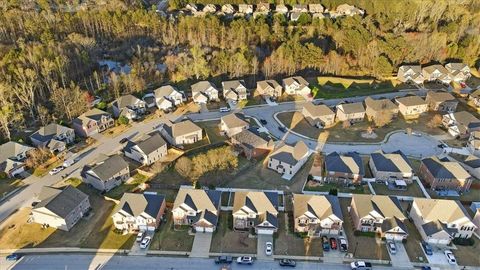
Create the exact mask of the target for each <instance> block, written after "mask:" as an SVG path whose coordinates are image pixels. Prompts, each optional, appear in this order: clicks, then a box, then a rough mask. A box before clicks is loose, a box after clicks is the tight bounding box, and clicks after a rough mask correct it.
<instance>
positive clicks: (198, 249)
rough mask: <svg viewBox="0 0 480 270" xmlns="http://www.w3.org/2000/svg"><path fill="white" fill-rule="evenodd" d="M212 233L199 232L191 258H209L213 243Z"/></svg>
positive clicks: (196, 234)
mask: <svg viewBox="0 0 480 270" xmlns="http://www.w3.org/2000/svg"><path fill="white" fill-rule="evenodd" d="M212 236H213V234H212V233H207V232H204V233H202V232H197V233H195V238H194V239H193V246H192V251H191V252H190V257H193V258H208V255H209V253H210V244H211V243H212Z"/></svg>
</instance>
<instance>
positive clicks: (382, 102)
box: [365, 97, 398, 121]
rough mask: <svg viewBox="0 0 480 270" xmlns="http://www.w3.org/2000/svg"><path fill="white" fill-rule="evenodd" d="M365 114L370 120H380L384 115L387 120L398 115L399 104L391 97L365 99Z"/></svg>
mask: <svg viewBox="0 0 480 270" xmlns="http://www.w3.org/2000/svg"><path fill="white" fill-rule="evenodd" d="M365 114H366V115H367V119H368V121H379V120H381V119H382V117H385V120H388V119H392V118H395V117H397V115H398V106H397V105H395V103H393V102H392V101H391V100H390V99H373V98H371V97H367V98H366V99H365Z"/></svg>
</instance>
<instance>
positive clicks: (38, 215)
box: [31, 186, 90, 231]
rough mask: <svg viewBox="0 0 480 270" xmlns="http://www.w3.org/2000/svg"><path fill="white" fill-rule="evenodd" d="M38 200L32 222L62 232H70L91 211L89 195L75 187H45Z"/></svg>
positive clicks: (33, 210)
mask: <svg viewBox="0 0 480 270" xmlns="http://www.w3.org/2000/svg"><path fill="white" fill-rule="evenodd" d="M37 199H38V200H39V202H38V203H37V204H36V205H35V206H34V207H33V208H32V212H31V218H32V221H33V222H35V223H38V224H42V226H48V227H52V228H56V229H59V230H62V231H69V230H70V229H71V228H73V226H75V224H77V223H78V221H80V219H81V218H82V217H83V216H84V215H85V214H86V213H87V212H88V211H89V210H90V200H89V199H88V195H87V194H85V193H83V192H81V191H80V190H78V189H77V188H75V187H73V186H67V187H65V188H63V189H59V188H53V187H43V188H42V189H41V191H40V193H39V195H38V197H37Z"/></svg>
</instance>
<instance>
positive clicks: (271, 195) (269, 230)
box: [232, 191, 278, 235]
mask: <svg viewBox="0 0 480 270" xmlns="http://www.w3.org/2000/svg"><path fill="white" fill-rule="evenodd" d="M232 214H233V229H234V230H250V229H254V230H255V233H256V234H267V235H271V234H273V233H274V232H276V231H277V229H278V219H277V215H278V193H277V192H267V191H265V192H262V191H236V192H235V196H234V200H233V212H232Z"/></svg>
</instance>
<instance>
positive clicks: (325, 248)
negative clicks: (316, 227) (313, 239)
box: [322, 236, 330, 251]
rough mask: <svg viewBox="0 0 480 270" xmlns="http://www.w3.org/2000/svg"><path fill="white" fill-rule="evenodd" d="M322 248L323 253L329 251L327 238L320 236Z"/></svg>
mask: <svg viewBox="0 0 480 270" xmlns="http://www.w3.org/2000/svg"><path fill="white" fill-rule="evenodd" d="M322 248H323V250H324V251H329V250H330V244H329V243H328V238H327V237H326V236H322Z"/></svg>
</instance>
